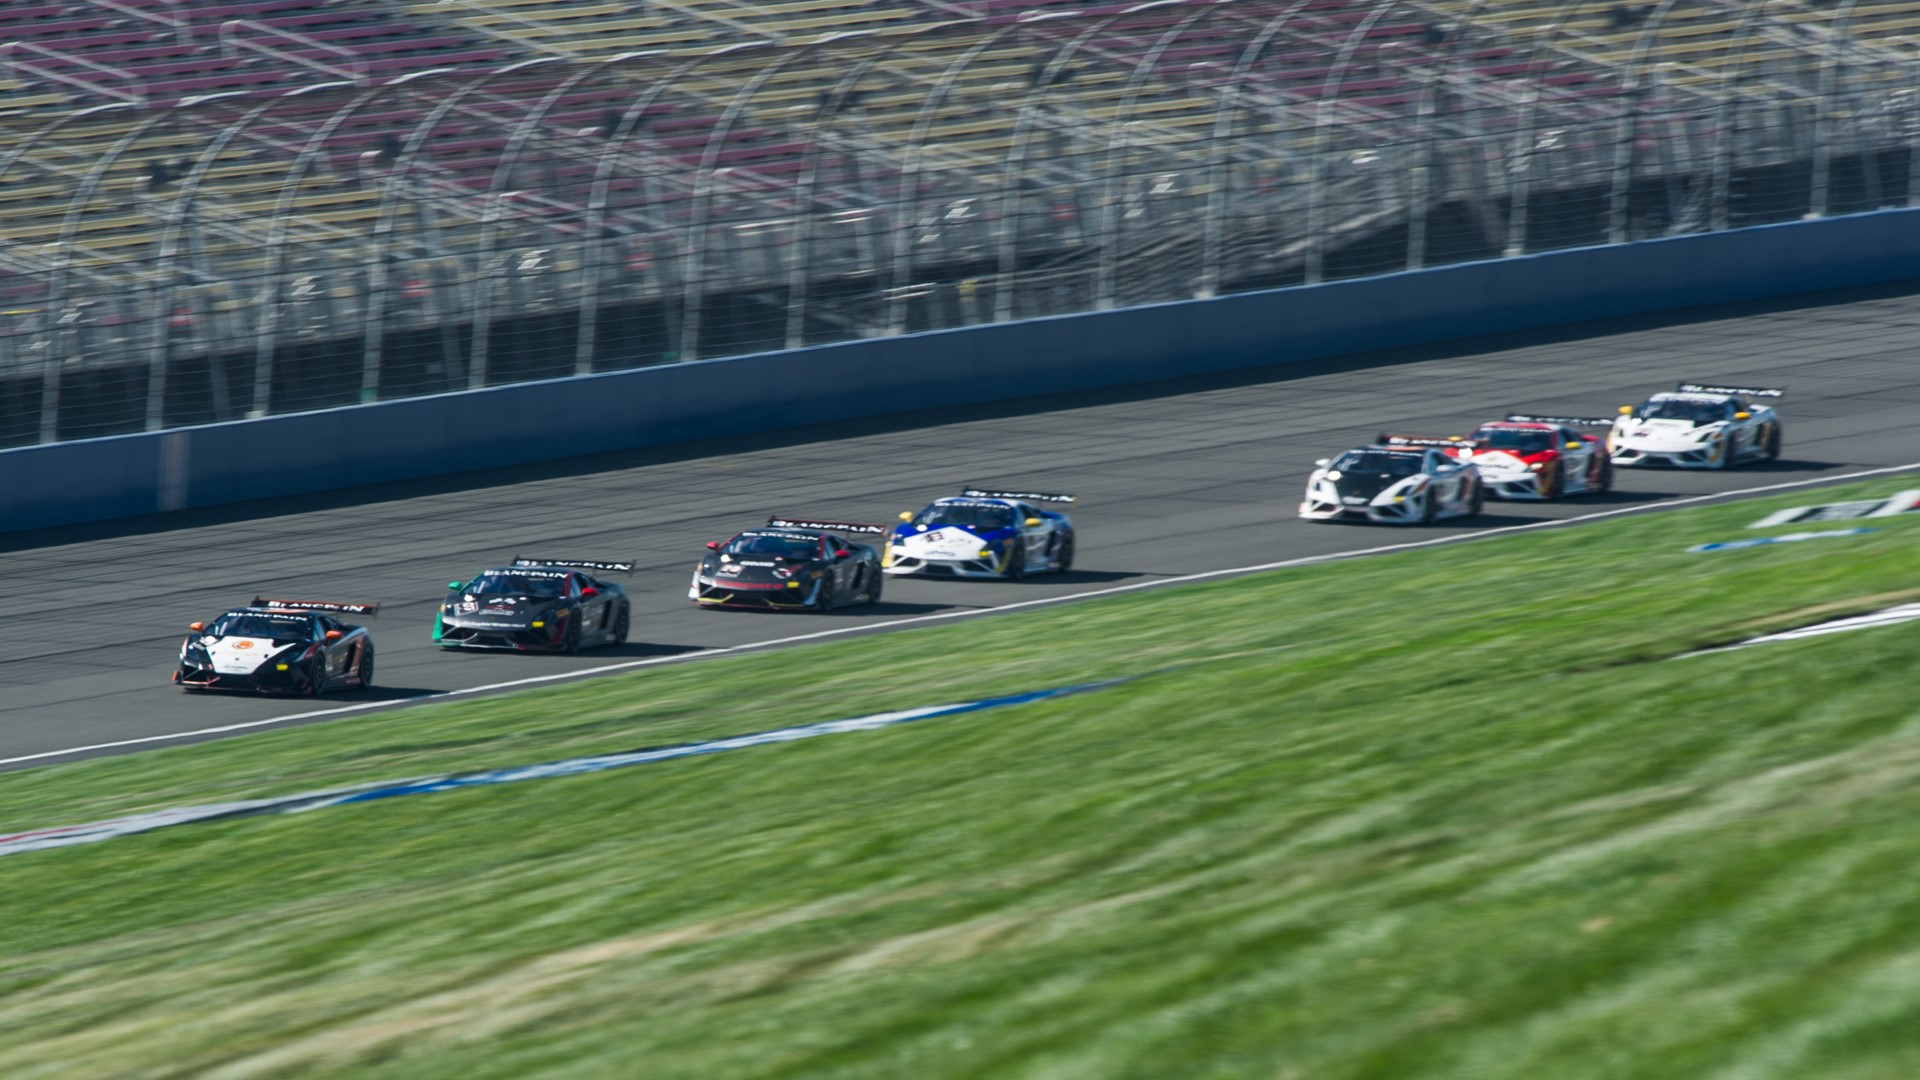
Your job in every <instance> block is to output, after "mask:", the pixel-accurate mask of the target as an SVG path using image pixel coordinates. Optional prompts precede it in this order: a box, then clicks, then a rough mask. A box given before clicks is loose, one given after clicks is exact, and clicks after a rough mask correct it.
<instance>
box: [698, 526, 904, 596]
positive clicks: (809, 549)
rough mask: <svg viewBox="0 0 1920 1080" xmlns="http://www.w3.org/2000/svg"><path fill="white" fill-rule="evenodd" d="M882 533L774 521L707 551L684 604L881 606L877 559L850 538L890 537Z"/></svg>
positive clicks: (873, 528) (878, 528)
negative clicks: (878, 604)
mask: <svg viewBox="0 0 1920 1080" xmlns="http://www.w3.org/2000/svg"><path fill="white" fill-rule="evenodd" d="M886 534H887V527H886V526H885V525H861V524H858V523H856V522H851V521H807V520H804V519H799V518H783V517H771V518H768V519H767V527H766V528H764V529H748V530H747V531H745V532H741V533H735V534H734V535H733V538H732V539H730V540H715V541H712V542H710V543H708V544H707V554H706V555H705V556H704V557H702V558H701V560H700V565H698V566H696V567H694V568H693V584H691V585H689V586H687V599H689V600H691V601H693V602H694V603H695V604H697V605H699V606H700V607H741V608H745V607H752V608H777V609H781V610H787V611H816V612H822V613H825V612H828V611H832V610H833V609H834V608H836V607H838V606H840V605H841V604H842V603H845V602H849V601H863V602H865V603H869V604H877V603H879V602H880V590H881V588H882V586H883V585H884V582H883V581H882V579H881V574H880V553H879V552H878V551H875V550H874V549H873V548H872V547H869V546H868V545H866V544H861V543H856V542H854V541H852V540H849V539H847V537H849V536H885V535H886Z"/></svg>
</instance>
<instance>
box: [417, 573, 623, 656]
mask: <svg viewBox="0 0 1920 1080" xmlns="http://www.w3.org/2000/svg"><path fill="white" fill-rule="evenodd" d="M587 571H593V573H588V572H587ZM632 572H633V564H632V563H630V562H615V561H611V560H605V559H528V558H516V559H514V560H513V562H512V563H511V564H510V565H507V566H496V567H492V568H489V569H487V570H482V571H481V572H480V573H478V574H475V575H474V576H473V578H472V580H470V581H452V582H448V583H447V595H446V598H445V599H444V600H442V601H441V602H440V611H439V613H438V614H437V615H435V616H434V622H433V640H434V641H435V642H436V643H437V644H439V645H440V646H441V647H442V648H447V649H511V650H513V651H515V652H557V653H575V652H579V651H580V650H581V649H585V648H590V647H592V646H595V645H620V644H624V643H625V642H626V640H627V630H628V628H629V626H630V625H631V622H632V618H633V612H632V605H631V604H629V603H628V601H627V591H626V590H625V589H623V588H621V587H620V586H619V585H618V584H616V583H614V582H611V581H607V580H605V579H604V578H600V577H597V576H595V575H596V574H607V573H615V574H628V573H632Z"/></svg>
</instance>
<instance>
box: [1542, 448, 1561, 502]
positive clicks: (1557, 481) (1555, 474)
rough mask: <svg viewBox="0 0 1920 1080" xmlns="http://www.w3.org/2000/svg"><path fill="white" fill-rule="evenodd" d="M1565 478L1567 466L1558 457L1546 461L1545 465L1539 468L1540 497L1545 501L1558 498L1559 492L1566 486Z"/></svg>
mask: <svg viewBox="0 0 1920 1080" xmlns="http://www.w3.org/2000/svg"><path fill="white" fill-rule="evenodd" d="M1566 479H1567V467H1566V465H1565V464H1564V463H1562V462H1561V461H1560V460H1559V459H1558V458H1556V459H1554V460H1553V461H1550V462H1548V463H1547V467H1546V468H1544V469H1541V470H1540V489H1539V490H1540V498H1541V499H1543V500H1545V501H1547V502H1552V501H1553V500H1555V499H1557V498H1559V497H1560V492H1561V491H1563V490H1564V489H1565V488H1566V486H1567V484H1566Z"/></svg>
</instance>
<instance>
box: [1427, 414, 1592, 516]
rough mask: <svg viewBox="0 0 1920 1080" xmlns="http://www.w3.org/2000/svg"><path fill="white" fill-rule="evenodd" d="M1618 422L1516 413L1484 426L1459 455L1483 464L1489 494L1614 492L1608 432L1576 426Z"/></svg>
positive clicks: (1541, 496)
mask: <svg viewBox="0 0 1920 1080" xmlns="http://www.w3.org/2000/svg"><path fill="white" fill-rule="evenodd" d="M1612 426H1613V421H1612V420H1611V419H1605V420H1599V419H1587V418H1584V417H1570V416H1531V415H1526V414H1520V413H1516V414H1513V415H1510V416H1508V417H1507V418H1506V419H1504V420H1496V421H1494V422H1493V423H1490V424H1481V425H1480V426H1479V427H1478V428H1477V429H1475V430H1474V433H1473V434H1472V435H1470V436H1468V437H1467V438H1466V439H1464V440H1462V441H1461V443H1460V448H1459V449H1458V450H1455V451H1453V453H1454V456H1456V457H1460V458H1463V459H1466V460H1471V461H1472V462H1473V463H1474V464H1475V465H1478V466H1480V479H1481V481H1482V482H1483V483H1485V484H1486V486H1487V494H1489V495H1492V496H1494V497H1495V498H1500V499H1530V500H1551V499H1558V498H1561V497H1562V496H1566V495H1585V494H1590V493H1604V492H1607V491H1611V490H1613V459H1612V458H1611V457H1610V456H1609V455H1608V453H1607V440H1606V436H1604V435H1586V434H1582V433H1581V432H1580V431H1578V430H1576V428H1580V427H1603V428H1610V427H1612Z"/></svg>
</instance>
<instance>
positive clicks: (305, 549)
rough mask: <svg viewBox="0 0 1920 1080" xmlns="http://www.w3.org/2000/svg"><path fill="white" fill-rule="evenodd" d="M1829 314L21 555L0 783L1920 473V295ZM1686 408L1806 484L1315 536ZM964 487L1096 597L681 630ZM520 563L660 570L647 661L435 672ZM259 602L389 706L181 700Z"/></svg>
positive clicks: (1511, 345) (1614, 329)
mask: <svg viewBox="0 0 1920 1080" xmlns="http://www.w3.org/2000/svg"><path fill="white" fill-rule="evenodd" d="M1818 299H1819V300H1820V301H1821V303H1820V305H1819V306H1808V307H1802V308H1799V309H1797V310H1785V311H1773V312H1765V311H1761V310H1758V309H1753V308H1745V309H1722V310H1716V311H1708V312H1696V313H1693V314H1692V315H1690V316H1688V317H1689V318H1691V319H1694V320H1695V321H1691V322H1678V321H1672V320H1667V321H1656V320H1638V321H1630V322H1614V323H1606V324H1592V325H1589V326H1585V327H1579V328H1573V329H1570V330H1563V331H1559V332H1557V334H1555V335H1547V334H1541V335H1530V336H1524V337H1522V336H1515V337H1509V338H1504V339H1486V340H1482V341H1478V342H1471V343H1462V344H1456V345H1453V346H1441V347H1433V348H1428V349H1422V350H1405V351H1401V352H1397V353H1387V354H1376V355H1370V356H1365V357H1359V358H1351V359H1348V360H1344V361H1340V362H1337V363H1323V364H1314V365H1304V366H1300V365H1296V366H1293V367H1288V368H1273V369H1267V370H1263V371H1256V372H1246V373H1237V374H1235V375H1232V376H1221V377H1215V378H1207V379H1197V380H1184V381H1181V382H1175V383H1164V384H1157V385H1155V386H1152V387H1146V388H1141V387H1133V388H1124V389H1120V390H1112V391H1103V392H1096V393H1089V394H1084V395H1078V396H1075V397H1073V398H1071V399H1062V398H1049V399H1030V400H1027V401H1023V402H1016V403H1011V404H1007V405H1000V406H984V407H980V408H974V409H965V410H950V411H941V412H936V413H929V414H919V415H917V416H915V417H913V418H911V419H910V420H902V419H901V418H897V417H896V418H890V419H887V420H884V421H874V422H863V423H859V424H849V425H844V426H841V427H838V428H833V429H809V430H806V431H801V432H789V433H783V434H779V435H774V436H767V437H763V438H760V439H757V440H752V441H736V442H735V443H733V444H731V445H725V446H721V445H705V446H698V445H696V446H691V447H682V448H677V449H675V450H673V451H655V452H634V453H628V454H615V455H605V456H602V457H597V458H585V459H574V460H572V461H568V462H562V463H558V464H556V465H551V466H542V467H528V468H525V469H519V470H513V471H510V472H503V473H498V474H494V475H491V476H477V475H469V476H464V477H456V478H451V479H446V480H439V481H427V482H420V483H414V484H401V485H385V486H382V487H376V488H367V489H361V490H359V491H356V492H349V493H339V494H333V495H322V496H314V497H309V498H305V499H299V500H293V499H288V500H279V501H274V502H267V503H255V504H249V505H246V506H242V507H237V508H224V509H218V510H209V511H195V512H189V513H186V514H179V515H172V516H171V517H165V518H161V517H156V518H149V519H141V520H138V521H134V522H123V523H109V524H107V525H103V526H84V527H75V528H72V529H65V530H52V531H48V532H44V533H40V534H24V535H16V536H7V537H0V549H5V550H7V551H8V552H9V553H8V555H7V556H6V560H7V563H6V565H7V571H8V578H9V581H10V582H11V585H10V587H9V588H8V590H7V591H6V594H5V596H4V597H0V627H4V628H5V629H4V631H0V759H8V758H18V757H24V756H28V755H36V754H43V753H46V752H50V751H60V750H66V749H69V748H75V747H83V746H88V745H92V744H98V743H109V742H115V741H119V740H126V739H138V738H141V737H144V736H152V735H160V734H165V733H171V732H181V731H189V730H198V729H205V728H210V727H216V726H220V725H227V724H235V723H244V722H247V721H254V720H261V719H265V718H270V717H278V716H287V715H291V714H296V713H302V712H307V711H309V710H312V709H315V708H325V707H327V706H328V705H329V704H340V705H345V704H352V703H355V702H362V701H367V700H369V699H373V700H380V699H391V700H396V701H397V700H401V699H404V698H407V697H413V696H419V695H421V694H424V693H428V692H433V691H442V690H450V689H457V688H465V687H474V686H480V685H488V684H495V683H500V682H506V681H511V680H516V679H524V678H529V677H535V676H540V675H545V674H550V673H555V672H563V671H567V670H576V669H586V668H592V667H598V666H601V665H605V664H608V663H611V662H616V661H618V660H621V659H635V658H641V657H647V656H665V655H671V654H674V653H679V652H690V651H695V650H698V649H703V648H711V647H715V646H725V645H735V644H740V643H743V642H751V641H759V640H766V639H772V638H782V637H789V636H794V635H799V634H804V633H807V632H810V631H814V630H819V629H826V628H830V627H840V626H851V625H858V624H860V623H863V622H880V621H884V620H887V619H893V618H900V617H903V616H912V615H919V614H925V613H930V612H937V611H945V610H965V609H985V608H989V607H992V606H995V605H999V604H1003V603H1007V602H1011V601H1014V600H1024V599H1032V598H1036V597H1043V596H1054V595H1060V594H1065V593H1072V592H1082V591H1087V590H1090V589H1099V588H1106V587H1109V586H1111V585H1114V584H1118V583H1124V582H1128V581H1139V580H1147V579H1151V578H1154V577H1165V576H1173V575H1179V574H1188V573H1194V572H1198V571H1204V570H1212V569H1223V568H1229V567H1236V566H1245V565H1249V564H1256V563H1263V562H1271V561H1275V560H1279V559H1285V558H1289V557H1294V556H1303V555H1313V554H1319V553H1324V552H1333V551H1340V550H1351V549H1357V548H1368V547H1377V546H1381V545H1384V544H1390V543H1394V542H1397V541H1403V540H1410V539H1417V538H1421V537H1424V536H1437V535H1447V534H1451V533H1456V532H1463V531H1473V530H1477V529H1482V528H1486V527H1488V526H1489V525H1505V524H1517V523H1522V522H1526V521H1533V520H1541V519H1546V518H1560V517H1568V516H1573V515H1576V514H1580V513H1587V512H1591V511H1593V510H1595V509H1600V508H1604V507H1607V506H1628V505H1635V504H1641V503H1646V502H1649V501H1658V500H1662V499H1668V498H1672V497H1677V496H1686V495H1697V494H1705V493H1711V492H1715V491H1725V490H1730V489H1734V488H1744V487H1753V486H1758V485H1762V484H1766V483H1769V482H1778V481H1787V480H1797V479H1806V478H1813V477H1819V476H1823V475H1832V474H1840V473H1845V472H1850V471H1857V470H1859V469H1862V468H1871V467H1875V466H1886V465H1898V464H1905V463H1908V462H1914V461H1920V427H1917V426H1916V424H1915V418H1916V416H1920V363H1916V360H1915V358H1914V357H1915V343H1916V338H1920V294H1916V295H1900V294H1897V293H1895V292H1892V291H1881V292H1876V293H1853V294H1845V295H1839V296H1828V297H1821V298H1818ZM1680 378H1698V379H1706V380H1713V381H1722V380H1724V381H1728V382H1737V383H1744V384H1748V385H1784V386H1786V387H1788V388H1789V391H1790V392H1789V394H1788V396H1787V398H1786V399H1785V400H1784V401H1783V402H1782V403H1781V404H1780V406H1779V408H1780V411H1781V415H1782V417H1783V418H1784V420H1785V430H1786V449H1785V455H1784V458H1783V460H1782V461H1780V462H1778V463H1776V464H1775V465H1773V466H1769V467H1765V468H1746V469H1738V470H1733V471H1729V472H1725V473H1702V472H1666V471H1662V472H1652V471H1628V470H1622V472H1621V479H1620V482H1619V489H1620V490H1618V491H1616V492H1615V493H1614V494H1613V495H1612V496H1610V497H1606V498H1603V499H1576V500H1572V501H1570V502H1566V503H1560V504H1552V505H1541V504H1513V503H1491V504H1489V512H1488V514H1487V515H1485V516H1484V517H1483V518H1482V519H1479V521H1478V522H1476V523H1473V524H1460V525H1442V526H1439V527H1436V528H1434V529H1430V530H1425V531H1413V530H1389V529H1383V528H1369V527H1360V526H1327V525H1315V524H1309V523H1306V522H1301V521H1299V520H1297V519H1295V518H1294V517H1293V511H1294V507H1295V504H1296V503H1297V501H1298V500H1299V497H1300V489H1301V485H1302V483H1303V481H1304V480H1305V477H1306V474H1307V472H1308V471H1309V469H1310V468H1311V467H1312V462H1313V460H1314V459H1315V458H1317V457H1322V456H1326V455H1329V454H1331V453H1335V452H1338V451H1340V450H1343V449H1345V448H1347V447H1348V446H1350V445H1354V444H1358V443H1362V442H1365V441H1367V440H1368V439H1370V438H1371V436H1372V435H1373V434H1374V433H1376V432H1378V431H1380V430H1382V429H1393V430H1400V431H1408V432H1421V433H1435V434H1449V433H1456V432H1464V431H1466V430H1468V429H1470V428H1471V427H1472V426H1473V425H1474V424H1476V423H1478V422H1480V421H1482V420H1487V419H1492V418H1496V417H1498V416H1499V415H1501V414H1502V413H1503V412H1504V411H1506V410H1508V409H1510V408H1527V409H1533V410H1539V411H1543V412H1544V411H1553V412H1559V413H1565V414H1570V415H1586V414H1593V415H1605V414H1608V413H1610V412H1611V410H1612V409H1613V408H1614V407H1615V406H1617V405H1620V404H1623V403H1626V402H1630V401H1638V400H1639V399H1640V398H1641V397H1642V396H1644V395H1645V394H1646V393H1648V392H1651V391H1654V390H1661V389H1670V388H1671V384H1672V383H1673V382H1675V381H1676V380H1677V379H1680ZM559 427H561V428H564V425H563V424H562V425H559ZM268 452H278V451H277V450H270V451H268ZM966 482H981V483H994V484H1009V485H1018V486H1021V487H1027V488H1031V489H1038V490H1058V491H1072V492H1077V493H1078V494H1079V495H1080V496H1081V501H1080V505H1079V506H1077V507H1076V508H1074V510H1073V516H1074V520H1075V524H1076V525H1077V527H1078V529H1079V533H1080V551H1079V567H1080V568H1079V569H1078V570H1077V571H1075V572H1074V573H1073V574H1071V575H1069V576H1067V577H1064V578H1059V577H1039V578H1034V579H1030V580H1029V581H1026V582H1021V583H1014V584H988V583H965V582H942V581H917V580H902V579H898V578H895V579H890V580H889V582H888V585H887V597H886V601H887V602H886V603H885V604H883V605H881V606H880V607H878V608H856V609H851V610H847V611H844V612H837V613H835V614H833V615H829V616H825V617H818V616H806V615H775V614H761V613H758V612H713V611H698V610H694V609H692V608H691V607H690V605H689V604H688V603H687V601H686V585H687V579H688V576H689V573H690V572H691V570H692V568H693V565H694V563H695V561H696V554H697V553H698V552H699V551H700V549H701V545H702V544H703V543H704V542H705V541H707V540H712V539H719V538H723V537H725V536H728V535H730V534H731V532H732V531H733V530H736V529H738V528H742V527H746V526H751V525H754V524H757V523H759V522H761V521H764V520H765V517H766V515H767V514H768V512H770V511H780V512H785V513H792V514H806V515H819V516H822V517H831V518H835V519H839V520H853V521H858V520H868V521H890V520H892V519H893V516H894V515H895V514H896V513H897V512H899V511H901V510H906V509H915V508H918V507H919V506H921V505H923V504H924V503H926V502H927V501H929V500H930V499H932V498H934V497H936V496H940V495H946V494H952V493H955V492H957V490H958V488H959V486H960V485H961V484H963V483H966ZM515 553H530V554H546V555H549V556H553V555H558V556H571V557H585V558H601V557H604V558H637V560H638V562H639V568H638V569H637V570H636V571H635V573H634V575H633V576H632V578H631V579H629V580H628V590H629V592H630V593H631V595H632V597H633V601H634V620H633V621H634V638H635V643H633V644H629V645H628V646H626V647H625V648H624V649H622V650H604V649H603V650H596V651H594V652H591V653H587V654H583V655H582V656H579V657H577V658H566V657H542V656H518V655H508V654H495V653H482V654H476V655H448V654H445V653H442V652H440V651H439V650H438V649H437V648H436V647H435V646H433V645H432V644H431V643H430V642H429V640H428V635H429V628H430V626H431V623H432V620H433V612H434V605H435V604H437V603H438V601H439V598H440V596H441V595H442V589H441V586H442V585H443V584H444V583H445V582H447V581H449V580H452V579H455V578H465V577H467V576H469V575H471V574H472V573H473V572H474V571H475V570H477V569H479V568H480V567H482V566H483V565H486V564H489V563H495V562H498V561H501V560H504V559H506V558H508V557H510V556H512V555H514V554H515ZM256 593H269V594H273V593H278V594H282V595H301V596H315V597H327V598H340V599H366V600H378V601H381V602H382V603H383V604H384V605H385V607H384V609H383V610H382V612H381V616H380V618H379V620H378V621H377V622H375V623H373V624H372V625H373V630H374V639H375V642H376V644H377V646H378V648H379V672H378V676H379V677H378V681H379V682H380V683H381V684H382V687H381V688H380V689H378V690H376V691H375V692H374V693H373V694H371V695H363V694H359V693H352V692H349V693H342V694H340V695H339V696H338V699H337V700H334V701H323V702H321V703H317V704H316V703H309V702H306V701H299V700H292V701H290V700H272V699H260V698H248V697H218V696H195V697H189V696H187V695H185V694H183V693H181V692H180V691H179V690H177V689H175V688H173V687H172V686H170V685H168V684H167V681H166V680H167V677H168V674H169V672H170V671H171V670H172V664H173V661H174V656H175V653H176V650H177V648H178V644H179V640H180V638H181V636H182V634H183V632H184V627H185V624H186V623H187V622H189V621H191V620H194V619H202V618H208V617H211V616H212V615H214V614H217V613H218V612H219V611H221V610H222V609H223V608H225V607H228V606H231V605H233V604H236V603H243V602H245V601H246V600H248V599H250V598H251V597H253V596H254V595H255V594H256ZM46 760H64V758H60V757H55V758H49V759H46Z"/></svg>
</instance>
